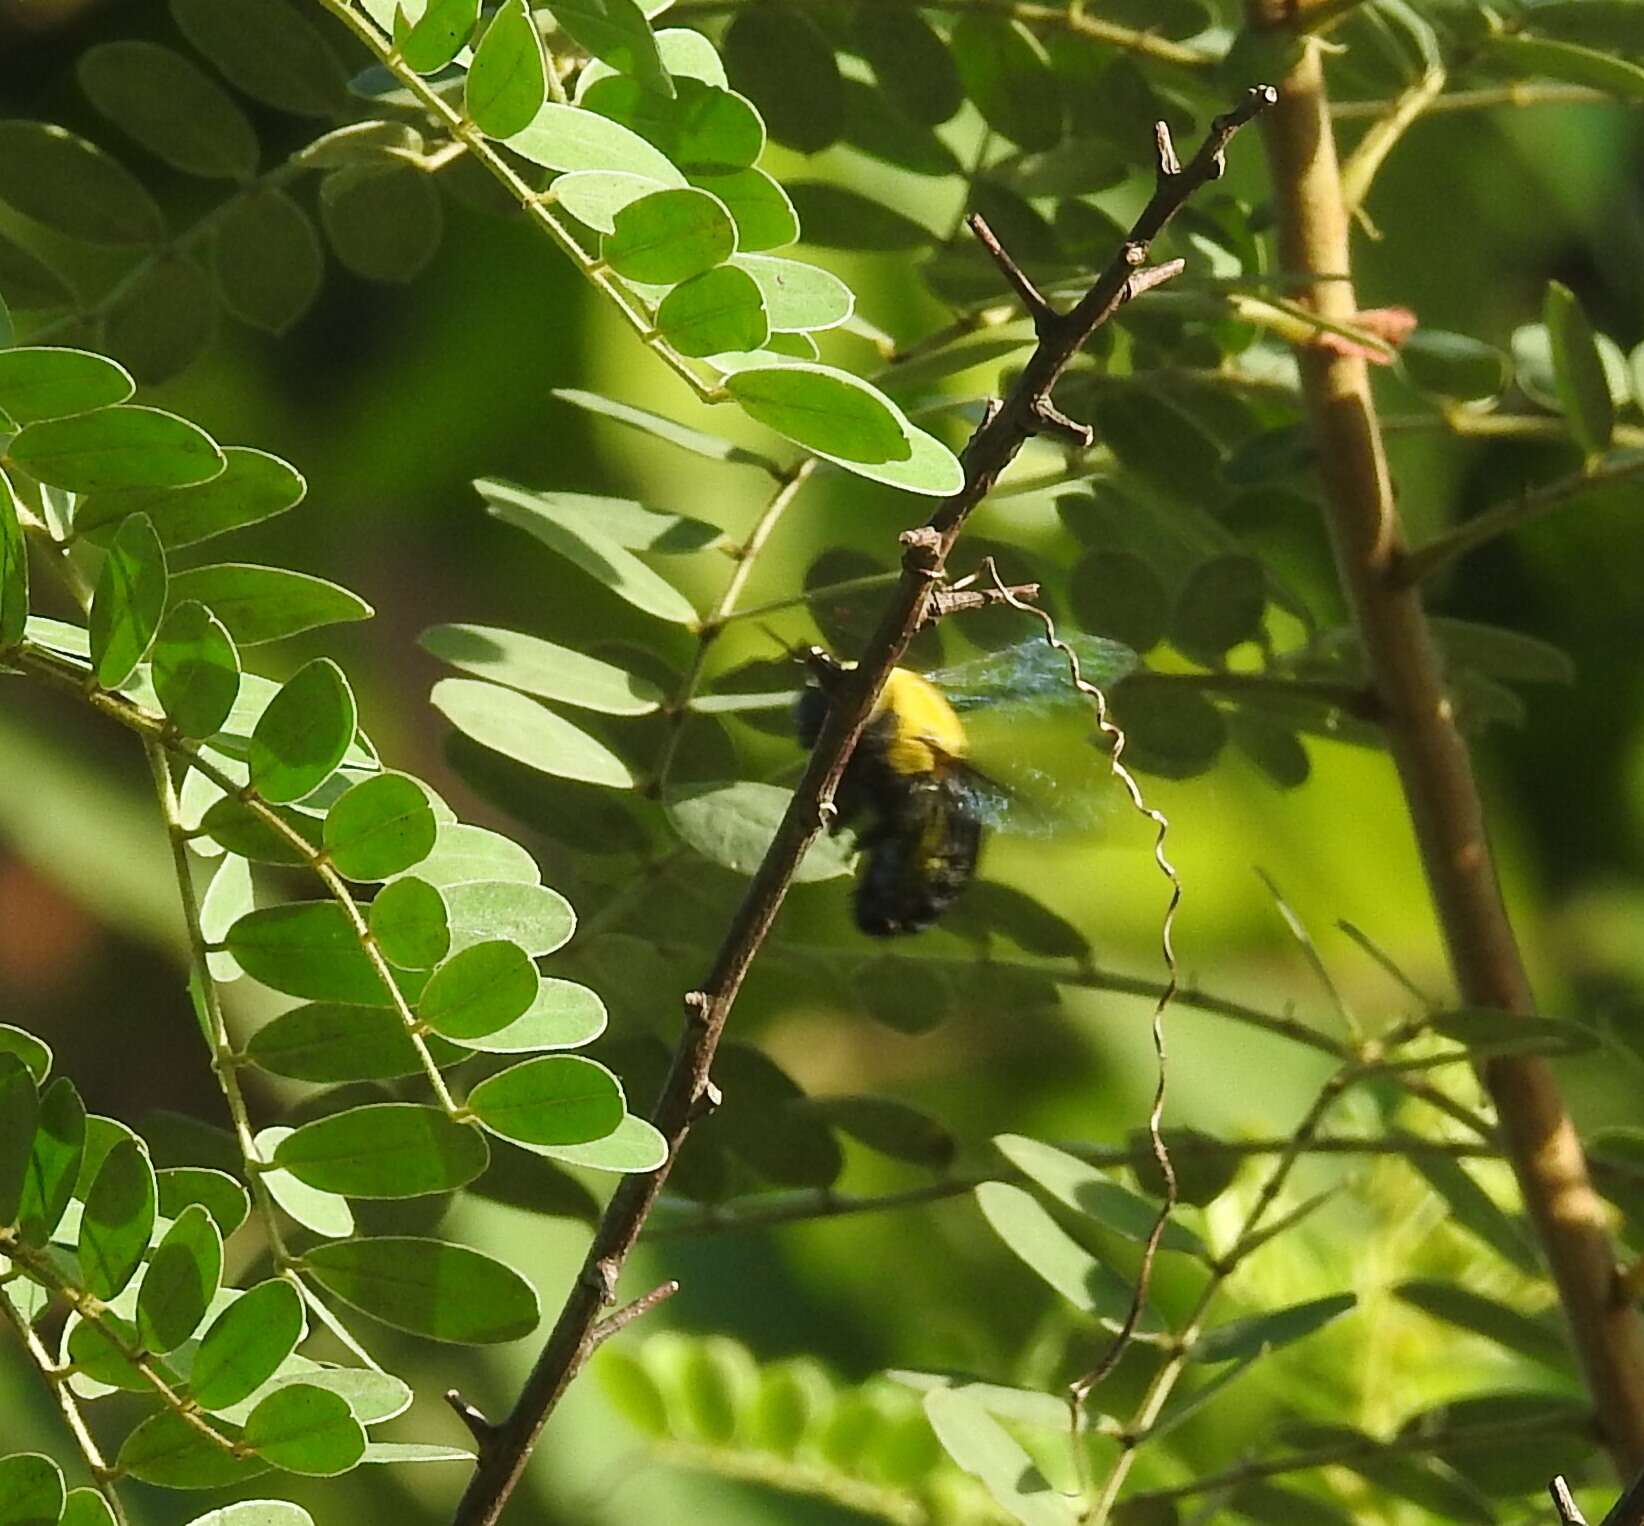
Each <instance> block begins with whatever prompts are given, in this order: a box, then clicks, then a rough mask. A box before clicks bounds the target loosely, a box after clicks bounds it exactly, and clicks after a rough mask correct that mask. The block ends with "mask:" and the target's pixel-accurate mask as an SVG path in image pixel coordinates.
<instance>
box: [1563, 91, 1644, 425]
mask: <svg viewBox="0 0 1644 1526" xmlns="http://www.w3.org/2000/svg"><path fill="white" fill-rule="evenodd" d="M1634 72H1635V73H1636V74H1637V75H1638V78H1639V83H1640V86H1641V87H1644V69H1635V70H1634ZM1638 93H1639V95H1640V96H1641V97H1644V88H1641V89H1640V91H1639V92H1638ZM1542 319H1543V321H1544V322H1545V323H1546V325H1547V337H1548V340H1549V341H1550V343H1551V345H1552V354H1553V383H1554V385H1555V386H1556V388H1557V389H1558V401H1559V406H1560V408H1561V409H1562V410H1563V412H1564V416H1565V418H1567V419H1568V420H1569V422H1570V432H1571V433H1572V434H1573V435H1574V436H1575V437H1576V443H1577V444H1578V445H1580V446H1581V448H1582V450H1583V451H1585V452H1586V453H1587V455H1589V456H1597V455H1602V454H1603V453H1604V452H1605V451H1606V450H1608V449H1609V448H1610V438H1611V436H1612V435H1613V434H1614V432H1615V404H1614V403H1613V402H1612V400H1611V398H1610V386H1609V382H1608V381H1607V380H1606V379H1605V375H1604V366H1603V364H1602V362H1601V361H1600V360H1599V356H1598V347H1597V343H1596V341H1595V339H1594V336H1593V327H1592V324H1591V323H1589V322H1588V320H1587V314H1586V313H1585V312H1584V311H1583V310H1582V307H1581V304H1580V303H1579V302H1577V301H1576V299H1575V294H1574V293H1573V292H1571V290H1570V289H1569V287H1567V286H1563V285H1560V284H1559V282H1557V281H1549V282H1548V283H1547V298H1546V302H1545V305H1544V306H1543V309H1542Z"/></svg>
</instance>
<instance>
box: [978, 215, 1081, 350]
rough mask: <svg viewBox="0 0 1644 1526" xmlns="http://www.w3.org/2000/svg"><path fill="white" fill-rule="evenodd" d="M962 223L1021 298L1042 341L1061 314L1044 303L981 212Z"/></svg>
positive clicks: (1037, 289)
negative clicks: (974, 236)
mask: <svg viewBox="0 0 1644 1526" xmlns="http://www.w3.org/2000/svg"><path fill="white" fill-rule="evenodd" d="M965 223H966V225H967V226H968V227H969V228H970V231H971V232H972V233H974V234H975V235H976V241H977V242H978V243H979V244H981V246H982V247H983V248H984V249H985V250H986V251H987V253H988V257H989V258H990V259H991V260H992V261H993V263H994V264H995V265H997V266H998V267H999V273H1000V274H1001V275H1002V276H1004V278H1005V280H1006V281H1007V282H1008V283H1009V285H1010V287H1011V290H1013V291H1014V292H1015V293H1016V295H1017V296H1018V297H1019V298H1021V301H1022V306H1023V307H1024V308H1026V309H1027V313H1028V316H1029V317H1030V318H1032V319H1033V329H1034V332H1035V333H1036V334H1038V335H1039V337H1040V338H1041V339H1042V338H1044V337H1045V335H1047V334H1048V333H1050V332H1051V331H1052V330H1054V329H1055V327H1056V325H1057V324H1059V323H1060V322H1061V321H1062V315H1061V314H1060V313H1059V312H1057V311H1056V309H1055V308H1054V307H1052V306H1051V305H1050V303H1049V302H1047V301H1046V300H1045V298H1044V295H1043V293H1041V292H1040V290H1039V288H1038V287H1037V286H1035V285H1034V284H1033V282H1032V281H1031V280H1030V279H1029V278H1028V275H1027V272H1026V271H1024V270H1023V269H1022V267H1021V266H1020V265H1018V264H1017V263H1016V261H1015V260H1013V259H1012V258H1011V257H1010V253H1009V251H1007V250H1006V248H1005V246H1004V245H1003V244H1001V243H1000V242H999V238H998V235H997V234H995V233H994V231H993V229H992V228H990V227H989V226H988V223H987V219H986V218H985V217H983V216H982V214H981V213H980V212H972V213H971V214H970V216H969V217H967V218H966V219H965Z"/></svg>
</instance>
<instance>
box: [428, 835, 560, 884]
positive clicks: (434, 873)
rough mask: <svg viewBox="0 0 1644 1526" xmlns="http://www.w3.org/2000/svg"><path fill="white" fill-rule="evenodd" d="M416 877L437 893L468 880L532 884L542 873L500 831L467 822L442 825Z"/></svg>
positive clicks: (528, 856)
mask: <svg viewBox="0 0 1644 1526" xmlns="http://www.w3.org/2000/svg"><path fill="white" fill-rule="evenodd" d="M417 878H418V879H422V880H427V881H428V883H429V884H430V885H433V886H435V887H437V888H438V889H440V890H447V889H449V888H450V887H451V886H453V885H461V884H464V883H466V882H468V881H470V880H504V881H507V882H509V883H511V884H520V885H535V884H538V883H540V882H541V879H542V874H541V871H539V870H538V868H537V863H536V860H535V859H534V858H532V857H531V855H530V853H529V852H527V851H526V849H524V848H522V847H521V846H520V845H519V844H518V843H517V842H514V841H513V840H512V839H511V838H507V837H504V836H503V835H502V834H501V833H500V832H491V831H487V830H486V829H485V828H484V827H475V826H469V825H468V824H467V823H456V822H450V823H441V825H440V827H439V835H438V837H436V838H435V840H434V850H433V852H432V853H430V854H429V855H428V857H427V858H425V859H424V860H423V861H422V862H421V863H420V864H418V865H417Z"/></svg>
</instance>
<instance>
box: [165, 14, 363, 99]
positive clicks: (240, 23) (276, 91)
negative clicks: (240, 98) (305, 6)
mask: <svg viewBox="0 0 1644 1526" xmlns="http://www.w3.org/2000/svg"><path fill="white" fill-rule="evenodd" d="M171 14H172V17H173V19H174V20H175V21H176V23H177V25H178V27H179V28H181V30H182V33H183V35H184V36H185V37H187V38H188V40H189V41H190V42H191V43H193V44H194V46H195V47H196V48H198V49H199V50H200V52H202V53H204V54H205V56H206V57H207V58H209V59H210V60H211V62H212V63H214V64H215V65H216V66H217V67H218V68H219V69H220V70H222V72H223V73H224V74H225V75H226V76H227V77H228V80H229V83H230V84H232V85H234V86H235V88H236V89H239V90H241V91H244V93H245V94H247V95H249V96H251V97H252V98H253V99H255V100H258V101H261V102H262V103H263V104H264V105H266V106H272V107H274V108H275V109H276V110H277V111H286V112H290V113H292V114H293V115H295V116H305V117H337V116H340V115H341V114H342V113H343V110H344V108H345V107H346V104H347V97H348V88H347V80H346V78H345V77H344V74H343V71H342V66H341V65H340V64H339V63H338V62H337V59H336V56H335V55H334V54H333V53H332V52H331V50H330V48H328V47H327V46H326V44H325V41H324V39H323V38H322V37H321V36H320V34H319V33H318V32H317V31H316V30H315V29H314V27H313V26H311V25H310V24H309V22H308V20H307V19H306V18H305V17H304V16H302V15H301V14H299V12H298V11H297V10H296V9H295V8H294V7H293V6H291V5H289V4H287V3H286V0H245V3H244V4H243V5H242V4H240V3H239V0H236V3H235V6H234V9H233V12H232V13H229V12H226V11H224V9H223V8H222V7H221V6H220V5H219V4H217V0H171Z"/></svg>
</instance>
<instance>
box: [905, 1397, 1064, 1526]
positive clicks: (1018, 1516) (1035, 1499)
mask: <svg viewBox="0 0 1644 1526" xmlns="http://www.w3.org/2000/svg"><path fill="white" fill-rule="evenodd" d="M924 1403H925V1414H926V1415H927V1416H928V1417H929V1419H930V1423H931V1428H932V1429H933V1430H934V1431H935V1432H936V1437H937V1440H939V1441H940V1442H941V1443H942V1446H943V1449H944V1450H945V1451H946V1452H947V1454H948V1456H950V1457H951V1458H952V1459H953V1460H954V1461H955V1462H956V1463H958V1464H959V1466H960V1467H961V1468H963V1469H964V1470H965V1471H966V1472H967V1473H970V1474H972V1475H974V1476H975V1477H977V1478H979V1479H981V1480H982V1482H983V1483H984V1484H986V1485H987V1490H988V1493H989V1494H990V1495H992V1496H993V1499H994V1501H995V1503H996V1504H998V1506H999V1508H1000V1509H1001V1510H1003V1511H1004V1512H1005V1514H1006V1515H1008V1516H1009V1517H1010V1518H1011V1519H1012V1520H1013V1521H1019V1522H1021V1526H1074V1523H1075V1522H1077V1521H1078V1519H1079V1510H1078V1506H1077V1502H1076V1501H1075V1500H1072V1499H1069V1498H1068V1497H1067V1496H1066V1495H1062V1494H1058V1493H1056V1492H1055V1490H1054V1489H1052V1488H1051V1485H1050V1481H1049V1480H1048V1479H1047V1478H1046V1477H1045V1476H1044V1474H1043V1473H1041V1472H1040V1471H1039V1469H1038V1467H1037V1466H1036V1465H1035V1463H1034V1461H1033V1459H1032V1458H1031V1457H1030V1456H1028V1454H1027V1452H1026V1451H1025V1450H1024V1449H1023V1447H1022V1445H1021V1443H1020V1442H1018V1441H1017V1440H1016V1439H1015V1438H1014V1437H1013V1436H1012V1435H1011V1434H1010V1433H1009V1432H1008V1431H1007V1430H1006V1429H1005V1428H1004V1427H1003V1426H1002V1425H1000V1424H999V1422H998V1421H997V1420H995V1419H994V1418H993V1416H992V1415H990V1414H989V1413H988V1412H987V1411H986V1410H985V1409H983V1408H982V1406H981V1405H980V1404H979V1403H978V1402H977V1401H976V1399H975V1398H973V1397H972V1396H971V1395H970V1394H968V1393H966V1392H965V1391H964V1390H963V1389H959V1388H934V1389H932V1390H931V1391H930V1392H929V1393H927V1394H926V1395H925V1400H924Z"/></svg>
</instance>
